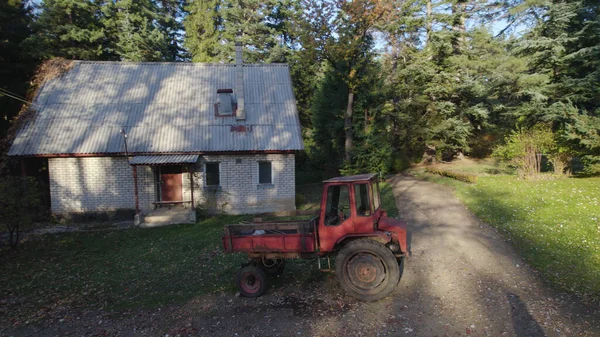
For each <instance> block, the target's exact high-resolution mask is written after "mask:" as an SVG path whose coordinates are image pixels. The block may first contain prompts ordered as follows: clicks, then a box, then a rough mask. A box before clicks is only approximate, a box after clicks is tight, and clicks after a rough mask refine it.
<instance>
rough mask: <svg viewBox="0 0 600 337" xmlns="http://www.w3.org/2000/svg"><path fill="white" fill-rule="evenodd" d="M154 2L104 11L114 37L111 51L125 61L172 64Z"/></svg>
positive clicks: (130, 1) (123, 1) (134, 1)
mask: <svg viewBox="0 0 600 337" xmlns="http://www.w3.org/2000/svg"><path fill="white" fill-rule="evenodd" d="M159 17H160V15H159V10H158V8H157V6H156V4H155V3H154V2H153V1H151V0H120V1H115V2H113V3H110V4H108V5H107V6H106V7H105V8H104V18H103V19H102V20H101V22H102V24H103V26H104V27H105V30H106V32H107V34H108V35H109V36H111V39H112V41H111V43H110V45H109V46H110V47H109V48H110V51H111V52H112V53H113V54H114V55H116V56H117V57H118V59H120V60H122V61H137V62H140V61H172V60H174V58H175V57H174V55H172V54H171V53H170V48H169V46H170V42H169V37H168V35H167V33H166V32H165V31H164V30H163V29H161V27H160V26H159V25H158V19H159Z"/></svg>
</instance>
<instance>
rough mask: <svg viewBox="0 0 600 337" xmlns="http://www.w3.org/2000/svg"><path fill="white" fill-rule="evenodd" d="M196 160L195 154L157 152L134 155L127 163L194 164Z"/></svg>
mask: <svg viewBox="0 0 600 337" xmlns="http://www.w3.org/2000/svg"><path fill="white" fill-rule="evenodd" d="M197 161H198V155H197V154H170V155H168V154H167V155H165V154H162V155H161V154H159V155H153V156H134V157H133V158H131V159H130V160H129V165H166V164H194V163H196V162H197Z"/></svg>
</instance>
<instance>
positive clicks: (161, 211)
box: [140, 208, 195, 227]
mask: <svg viewBox="0 0 600 337" xmlns="http://www.w3.org/2000/svg"><path fill="white" fill-rule="evenodd" d="M193 212H194V211H193V210H192V209H189V208H187V209H185V208H184V209H182V208H172V209H168V208H157V209H155V210H153V211H152V212H150V213H148V214H146V215H145V216H144V220H143V223H142V224H140V227H156V226H163V225H171V224H178V223H194V222H195V214H192V213H193Z"/></svg>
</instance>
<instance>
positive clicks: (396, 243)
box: [223, 174, 408, 301]
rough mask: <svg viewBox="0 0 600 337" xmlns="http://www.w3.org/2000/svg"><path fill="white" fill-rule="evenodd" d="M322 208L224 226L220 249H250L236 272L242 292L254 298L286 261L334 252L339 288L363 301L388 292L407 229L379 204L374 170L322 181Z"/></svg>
mask: <svg viewBox="0 0 600 337" xmlns="http://www.w3.org/2000/svg"><path fill="white" fill-rule="evenodd" d="M323 183H324V185H323V193H322V198H321V209H320V211H319V214H318V215H317V216H316V217H314V218H313V219H311V220H310V221H269V222H255V223H252V224H236V225H226V226H225V235H224V236H223V248H224V250H225V252H227V253H233V252H244V253H248V256H249V258H250V262H249V263H247V264H245V265H243V266H242V269H241V270H240V271H239V272H238V274H237V278H236V283H237V286H238V288H239V291H240V294H241V295H243V296H246V297H257V296H260V295H262V294H263V293H264V291H265V290H266V287H267V276H266V275H267V274H277V273H280V272H281V271H282V270H283V267H284V265H285V260H286V259H292V258H302V259H318V261H319V268H320V267H321V258H326V259H327V261H328V264H329V267H330V266H331V265H330V263H329V261H330V260H329V258H330V256H332V255H333V254H337V256H336V259H335V273H336V275H337V277H338V279H339V282H340V284H341V285H342V288H343V289H344V290H345V291H346V292H347V293H348V294H350V295H351V296H353V297H355V298H357V299H359V300H362V301H377V300H380V299H382V298H384V297H386V296H388V295H389V294H390V293H391V292H392V291H393V290H394V289H395V288H396V285H397V284H398V282H399V281H400V276H401V273H402V268H403V261H404V258H405V257H406V256H407V253H408V247H407V239H406V237H407V230H406V224H405V223H404V222H402V221H399V220H396V219H392V218H388V217H387V212H386V211H385V210H383V209H382V208H381V199H380V195H379V183H378V182H377V178H376V175H375V174H362V175H356V176H349V177H338V178H333V179H329V180H326V181H324V182H323Z"/></svg>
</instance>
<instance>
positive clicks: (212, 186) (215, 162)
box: [204, 161, 222, 188]
mask: <svg viewBox="0 0 600 337" xmlns="http://www.w3.org/2000/svg"><path fill="white" fill-rule="evenodd" d="M207 164H217V168H218V170H219V176H218V178H219V182H218V183H217V184H216V185H209V184H208V172H207V170H206V166H207ZM221 172H222V171H221V162H219V161H206V162H204V187H205V188H220V187H221V180H222V179H221Z"/></svg>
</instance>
